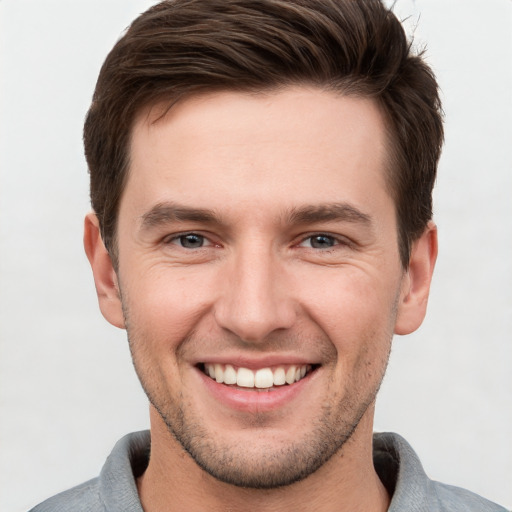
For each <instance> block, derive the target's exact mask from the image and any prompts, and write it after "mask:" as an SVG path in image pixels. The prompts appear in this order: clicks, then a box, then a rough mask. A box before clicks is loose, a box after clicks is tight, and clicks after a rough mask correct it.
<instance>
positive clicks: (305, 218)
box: [140, 202, 372, 230]
mask: <svg viewBox="0 0 512 512" xmlns="http://www.w3.org/2000/svg"><path fill="white" fill-rule="evenodd" d="M140 219H141V229H143V230H145V229H152V228H156V227H159V226H161V225H165V224H168V223H171V222H201V223H206V224H223V222H222V221H221V220H220V218H219V216H218V215H217V214H215V212H214V211H213V210H209V209H206V208H193V207H189V206H184V205H181V204H178V203H173V202H165V203H157V204H155V205H154V206H153V207H152V208H151V209H150V210H148V211H147V212H146V213H144V214H143V215H142V216H141V217H140ZM284 219H285V223H286V224H289V225H296V224H315V223H318V222H349V223H357V224H363V225H366V226H371V225H372V220H371V217H370V216H369V215H367V214H366V213H364V212H362V211H361V210H359V209H358V208H356V207H355V206H352V205H350V204H347V203H329V204H321V205H307V206H303V207H299V208H293V209H291V211H289V212H287V213H286V214H285V216H284Z"/></svg>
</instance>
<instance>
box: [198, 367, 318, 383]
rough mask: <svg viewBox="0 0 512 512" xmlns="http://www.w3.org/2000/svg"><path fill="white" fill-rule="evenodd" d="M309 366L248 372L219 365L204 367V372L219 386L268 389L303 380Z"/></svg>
mask: <svg viewBox="0 0 512 512" xmlns="http://www.w3.org/2000/svg"><path fill="white" fill-rule="evenodd" d="M308 368H311V367H310V366H309V365H301V366H297V365H294V364H292V365H290V366H287V367H284V366H277V367H275V368H273V369H272V368H260V369H259V370H255V371H253V370H250V369H248V368H238V369H235V367H234V366H232V365H230V364H226V365H222V364H219V363H216V364H208V363H206V364H205V365H204V371H205V373H206V374H207V375H209V376H210V377H211V378H212V379H214V380H216V381H217V382H218V383H219V384H222V383H224V384H228V385H234V384H236V385H237V386H240V387H242V388H259V389H268V388H271V387H273V386H283V385H284V384H293V383H295V382H298V381H299V380H301V379H303V378H304V377H305V376H306V374H307V372H308Z"/></svg>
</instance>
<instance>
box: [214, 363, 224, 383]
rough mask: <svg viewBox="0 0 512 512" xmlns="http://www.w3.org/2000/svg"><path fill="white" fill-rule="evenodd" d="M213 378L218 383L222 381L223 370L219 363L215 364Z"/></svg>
mask: <svg viewBox="0 0 512 512" xmlns="http://www.w3.org/2000/svg"><path fill="white" fill-rule="evenodd" d="M215 380H216V381H217V382H219V383H222V382H224V372H223V371H222V366H221V365H220V364H216V365H215Z"/></svg>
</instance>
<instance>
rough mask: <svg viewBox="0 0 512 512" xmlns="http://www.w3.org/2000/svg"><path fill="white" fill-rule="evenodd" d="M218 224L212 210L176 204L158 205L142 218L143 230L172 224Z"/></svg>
mask: <svg viewBox="0 0 512 512" xmlns="http://www.w3.org/2000/svg"><path fill="white" fill-rule="evenodd" d="M187 221H188V222H204V223H208V224H213V223H216V222H218V218H217V215H215V213H214V212H213V211H212V210H207V209H204V208H191V207H188V206H183V205H179V204H176V203H158V204H156V205H154V206H153V207H152V208H151V209H150V210H149V211H147V212H146V213H144V214H143V215H142V216H141V228H142V229H151V228H155V227H158V226H161V225H163V224H168V223H170V222H187Z"/></svg>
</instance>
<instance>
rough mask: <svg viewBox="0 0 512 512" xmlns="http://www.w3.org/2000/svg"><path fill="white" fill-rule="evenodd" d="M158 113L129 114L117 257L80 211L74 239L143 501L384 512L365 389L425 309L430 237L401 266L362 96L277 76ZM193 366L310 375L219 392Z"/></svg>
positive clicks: (376, 126)
mask: <svg viewBox="0 0 512 512" xmlns="http://www.w3.org/2000/svg"><path fill="white" fill-rule="evenodd" d="M163 108H164V106H162V105H156V106H153V107H152V108H151V109H149V110H146V111H144V112H141V113H140V115H139V116H138V118H137V119H136V122H135V124H134V127H133V136H132V147H131V167H130V174H129V178H128V181H127V184H126V188H125V190H124V192H123V196H122V199H121V204H120V211H119V218H118V232H117V234H118V237H117V242H118V252H119V268H118V269H117V272H115V271H114V269H113V267H112V263H111V260H110V257H109V255H108V253H107V251H106V250H105V248H104V246H103V243H102V241H101V237H100V235H99V229H98V222H97V218H96V217H95V215H94V214H93V213H92V214H90V215H88V216H87V218H86V221H85V238H84V240H85V248H86V252H87V254H88V257H89V260H90V262H91V265H92V268H93V272H94V277H95V282H96V289H97V292H98V297H99V303H100V307H101V310H102V312H103V314H104V316H105V318H106V319H107V320H108V321H109V322H111V323H112V324H113V325H116V326H118V327H120V328H126V329H127V330H128V337H129V340H130V348H131V351H132V356H133V359H134V364H135V367H136V371H137V373H138V375H139V378H140V380H141V382H142V384H143V387H144V389H145V390H146V393H147V394H148V396H149V398H150V402H151V404H152V405H151V407H150V417H151V435H152V453H151V460H150V463H149V466H148V469H147V470H146V472H145V473H144V475H143V476H142V477H141V478H140V479H139V481H138V488H139V493H140V496H141V501H142V504H143V506H144V509H145V510H146V511H152V510H164V509H168V508H169V507H170V506H171V504H172V506H174V507H175V508H176V509H177V510H185V509H186V510H191V511H194V510H198V511H199V510H219V511H220V510H222V511H225V510H230V509H233V510H241V509H244V510H258V511H261V510H281V511H283V510H312V509H313V510H325V511H330V510H337V511H340V510H347V511H348V510H350V511H357V510H375V511H379V510H387V507H388V505H389V496H388V494H387V492H386V491H385V489H384V487H383V486H382V484H381V482H380V480H379V479H378V477H377V475H376V473H375V471H374V469H373V462H372V451H371V444H372V427H373V414H374V403H375V396H376V393H377V391H378V388H379V386H380V383H381V380H382V378H383V375H384V372H385V368H386V365H387V361H388V357H389V351H390V346H391V339H392V335H393V333H398V334H407V333H409V332H412V331H414V330H415V329H416V328H417V327H419V325H420V324H421V322H422V320H423V317H424V315H425V310H426V304H427V298H428V291H429V286H430V280H431V276H432V271H433V267H434V263H435V258H436V254H437V238H436V229H435V226H434V225H433V224H432V223H431V224H429V225H428V226H427V228H426V229H425V232H424V234H423V235H422V236H421V237H420V238H419V239H418V240H417V241H416V242H415V243H414V244H413V248H412V253H411V260H410V265H409V267H408V268H407V269H404V268H403V267H402V265H401V263H400V258H399V253H398V240H397V229H396V215H395V207H394V204H393V200H392V199H391V197H390V196H389V194H388V192H387V188H386V183H385V165H386V154H387V153H386V145H387V140H386V130H385V125H384V121H383V117H382V115H381V113H380V111H379V109H378V107H377V106H376V104H374V103H373V102H372V101H371V100H368V99H361V98H353V97H343V96H339V95H335V94H334V93H331V92H325V91H320V90H317V89H312V88H300V87H296V88H291V87H290V88H288V89H285V90H281V91H279V92H268V93H260V94H257V95H256V94H252V95H251V94H244V93H235V92H223V93H215V94H210V95H203V96H199V97H193V98H190V99H187V100H185V101H183V102H181V103H178V104H177V105H175V106H174V107H173V108H172V109H171V110H170V111H169V112H168V113H167V114H166V115H164V116H163V117H162V112H163V110H162V109H163ZM191 233H192V234H193V236H192V237H191V236H190V234H191ZM205 362H206V363H223V364H224V363H232V364H234V365H235V366H244V367H249V368H254V369H257V368H262V367H267V366H275V365H280V364H311V365H312V367H313V368H314V371H313V372H312V373H311V374H310V375H309V376H308V377H307V378H306V379H304V380H303V381H301V382H299V383H297V384H294V385H293V386H296V388H294V391H293V392H292V393H290V394H289V395H286V396H284V398H282V399H279V400H274V399H273V397H276V396H280V395H278V393H276V394H273V395H272V393H274V391H270V392H268V393H266V394H265V395H266V398H268V397H269V396H270V398H269V401H268V402H265V401H264V400H265V399H266V398H265V397H264V396H263V394H261V393H259V392H258V391H255V390H245V391H238V392H237V393H238V394H237V395H236V396H237V401H236V404H235V405H234V404H233V400H232V399H233V396H234V395H233V390H232V388H228V387H227V386H225V385H223V384H216V383H214V381H212V380H211V379H209V377H206V376H205V375H204V373H203V372H202V371H201V369H200V368H201V364H202V363H205ZM293 386H290V387H289V389H291V388H293ZM281 392H282V390H280V391H279V393H281ZM240 396H241V398H240ZM269 404H270V405H269ZM258 487H259V488H258Z"/></svg>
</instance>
